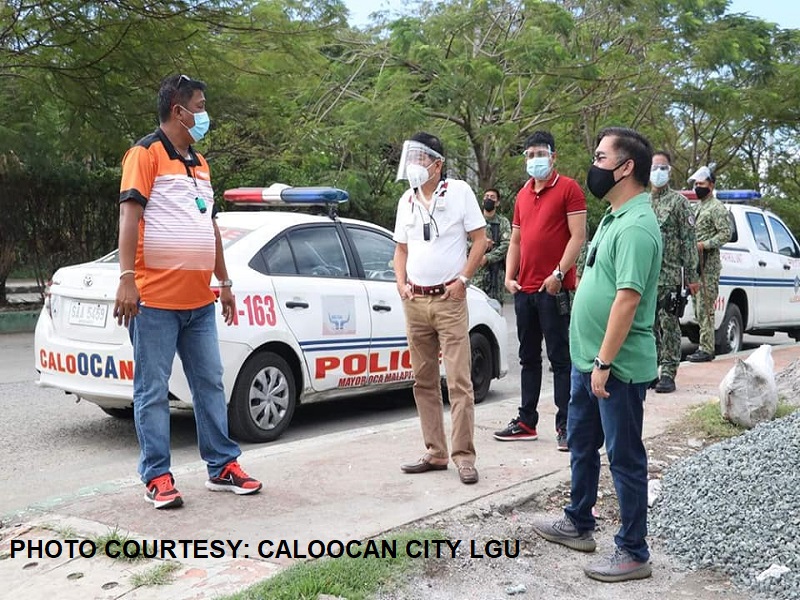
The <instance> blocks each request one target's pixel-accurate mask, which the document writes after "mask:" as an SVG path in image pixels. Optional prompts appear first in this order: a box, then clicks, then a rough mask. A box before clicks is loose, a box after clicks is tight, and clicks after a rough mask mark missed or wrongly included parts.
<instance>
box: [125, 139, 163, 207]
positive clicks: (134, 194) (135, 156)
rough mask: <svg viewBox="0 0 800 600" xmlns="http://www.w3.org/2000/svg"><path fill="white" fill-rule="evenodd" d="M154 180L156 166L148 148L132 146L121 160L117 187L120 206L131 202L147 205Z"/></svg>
mask: <svg viewBox="0 0 800 600" xmlns="http://www.w3.org/2000/svg"><path fill="white" fill-rule="evenodd" d="M155 179H156V165H155V164H154V159H153V156H152V154H151V153H150V151H149V149H148V148H145V147H144V146H133V147H132V148H130V149H129V150H128V151H127V152H126V153H125V156H124V157H123V158H122V181H121V182H120V186H119V201H120V204H121V203H123V202H127V201H129V200H133V201H134V202H138V203H139V204H141V205H142V206H145V205H146V204H147V200H148V198H150V191H151V190H152V189H153V182H154V181H155Z"/></svg>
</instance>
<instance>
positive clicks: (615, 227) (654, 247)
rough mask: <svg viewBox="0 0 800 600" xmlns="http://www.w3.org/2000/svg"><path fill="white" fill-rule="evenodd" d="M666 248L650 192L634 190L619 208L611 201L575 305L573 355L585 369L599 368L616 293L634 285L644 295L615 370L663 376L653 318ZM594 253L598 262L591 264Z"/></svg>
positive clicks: (621, 375) (640, 378)
mask: <svg viewBox="0 0 800 600" xmlns="http://www.w3.org/2000/svg"><path fill="white" fill-rule="evenodd" d="M661 251H662V241H661V231H660V229H659V227H658V221H657V220H656V216H655V213H654V212H653V209H652V207H651V205H650V196H649V194H647V193H641V194H639V195H637V196H634V197H633V198H631V199H630V200H628V201H627V202H626V203H625V204H623V205H622V206H621V207H620V208H619V209H617V210H615V211H612V210H611V207H609V208H608V209H607V210H606V213H605V215H604V216H603V220H602V221H601V222H600V226H599V227H598V228H597V232H596V233H595V235H594V238H593V239H592V243H591V246H590V247H589V252H588V255H587V256H588V258H587V263H586V266H585V267H584V270H583V277H582V278H581V282H580V285H579V286H578V290H577V292H576V293H575V299H574V302H573V307H572V317H571V320H570V328H569V345H570V355H571V358H572V362H573V364H574V365H575V367H576V368H577V369H578V370H579V371H581V372H583V373H588V372H590V371H591V370H592V369H593V368H594V357H595V356H597V354H598V352H599V351H600V345H601V344H602V342H603V338H604V337H605V334H606V326H607V325H608V316H609V314H610V313H611V305H612V303H613V302H614V297H615V296H616V294H617V291H618V290H624V289H631V290H635V291H636V292H637V293H638V294H640V295H641V296H642V299H641V301H640V302H639V306H638V307H637V308H636V314H635V315H634V317H633V324H632V325H631V329H630V332H629V333H628V336H627V337H626V338H625V341H624V342H623V344H622V347H621V348H620V351H619V354H617V356H616V358H614V360H613V361H612V363H611V372H612V373H613V374H614V376H615V377H616V378H617V379H619V380H621V381H624V382H626V383H628V382H630V383H644V382H648V381H652V380H653V379H655V378H656V377H657V374H658V359H657V358H656V339H655V336H654V335H653V321H654V319H655V314H656V296H657V290H658V276H659V273H660V272H661ZM592 254H594V262H593V264H592V265H591V266H589V262H590V260H591V258H592Z"/></svg>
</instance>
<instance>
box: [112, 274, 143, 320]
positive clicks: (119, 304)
mask: <svg viewBox="0 0 800 600" xmlns="http://www.w3.org/2000/svg"><path fill="white" fill-rule="evenodd" d="M138 314H139V288H137V287H136V280H135V279H134V277H133V275H132V274H128V275H124V276H123V277H121V278H120V280H119V286H117V298H116V300H115V301H114V316H115V317H116V318H117V325H125V327H127V326H128V325H129V324H130V322H131V319H132V318H133V317H135V316H136V315H138Z"/></svg>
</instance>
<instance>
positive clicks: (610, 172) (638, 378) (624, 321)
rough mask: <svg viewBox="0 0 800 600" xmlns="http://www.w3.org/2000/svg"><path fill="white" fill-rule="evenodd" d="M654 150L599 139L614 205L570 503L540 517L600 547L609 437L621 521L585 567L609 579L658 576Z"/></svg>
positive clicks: (583, 368)
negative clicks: (598, 516) (651, 417)
mask: <svg viewBox="0 0 800 600" xmlns="http://www.w3.org/2000/svg"><path fill="white" fill-rule="evenodd" d="M652 156H653V150H652V147H651V146H650V143H649V142H648V141H647V139H645V138H644V137H643V136H642V135H641V134H639V133H637V132H636V131H633V130H631V129H626V128H621V127H613V128H608V129H605V130H603V131H601V132H600V134H599V136H598V138H597V146H596V149H595V155H594V164H593V165H592V167H591V169H590V170H589V173H588V176H587V187H588V188H589V191H591V192H592V194H594V195H595V196H596V197H598V198H601V199H604V200H606V201H607V202H608V203H609V205H610V206H609V208H608V209H607V210H606V212H605V215H604V216H603V219H602V221H601V223H600V225H599V227H598V229H597V232H596V233H595V235H594V239H593V240H592V243H591V245H590V247H589V252H588V255H587V258H586V265H585V267H584V271H583V276H582V277H581V284H580V285H579V286H578V289H577V291H576V293H575V301H574V303H573V310H572V319H571V322H570V331H569V341H570V355H571V358H572V374H571V390H570V406H569V416H568V418H567V439H568V441H569V450H570V459H571V460H570V467H571V472H572V476H571V477H572V478H571V490H570V503H569V505H568V506H567V507H566V508H565V509H564V515H563V516H562V518H560V519H557V520H554V519H552V518H550V519H546V518H542V519H537V520H536V522H535V524H534V531H536V533H538V534H539V535H540V536H542V537H543V538H545V539H546V540H548V541H551V542H555V543H558V544H562V545H564V546H567V547H568V548H572V549H574V550H580V551H582V552H593V551H594V550H595V548H596V542H595V540H594V536H593V532H594V529H595V517H594V515H593V514H592V507H593V506H594V505H595V503H596V501H597V485H598V480H599V477H600V453H599V450H600V448H602V446H603V443H604V442H605V446H606V454H607V456H608V461H609V465H610V468H611V476H612V479H613V481H614V487H615V489H616V492H617V499H618V501H619V512H620V520H621V526H620V529H619V531H618V532H617V535H616V536H615V537H614V542H615V545H616V550H615V551H614V552H613V553H612V554H611V555H609V556H607V557H604V558H603V559H601V560H599V561H597V562H596V563H594V564H590V565H587V566H586V567H585V568H584V573H585V574H586V575H587V576H588V577H591V578H592V579H597V580H599V581H607V582H614V581H625V580H629V579H642V578H645V577H649V576H650V575H651V567H650V563H649V560H650V552H649V550H648V547H647V542H646V540H645V537H646V535H647V453H646V451H645V447H644V443H643V442H642V425H643V418H644V399H645V395H646V393H647V388H648V386H649V384H650V382H651V381H652V380H653V379H655V377H656V373H657V372H658V362H657V360H656V341H655V335H654V333H653V324H654V320H655V313H656V311H655V308H656V295H657V292H658V277H659V272H660V271H661V250H662V242H661V231H660V230H659V228H658V221H657V220H656V216H655V213H654V212H653V209H652V207H651V206H650V197H649V195H648V194H647V192H646V191H645V186H646V185H647V182H648V178H649V176H650V166H651V161H652Z"/></svg>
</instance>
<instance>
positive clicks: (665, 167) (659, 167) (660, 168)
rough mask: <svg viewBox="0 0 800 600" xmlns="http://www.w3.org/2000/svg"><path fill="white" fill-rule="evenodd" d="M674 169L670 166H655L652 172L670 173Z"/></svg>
mask: <svg viewBox="0 0 800 600" xmlns="http://www.w3.org/2000/svg"><path fill="white" fill-rule="evenodd" d="M671 168H672V167H670V166H669V165H653V166H652V167H650V170H651V171H669V170H670V169H671Z"/></svg>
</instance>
